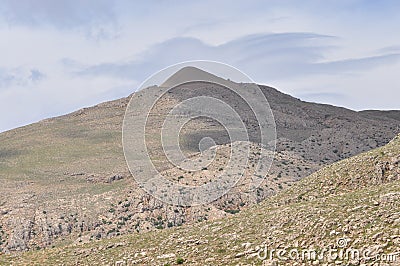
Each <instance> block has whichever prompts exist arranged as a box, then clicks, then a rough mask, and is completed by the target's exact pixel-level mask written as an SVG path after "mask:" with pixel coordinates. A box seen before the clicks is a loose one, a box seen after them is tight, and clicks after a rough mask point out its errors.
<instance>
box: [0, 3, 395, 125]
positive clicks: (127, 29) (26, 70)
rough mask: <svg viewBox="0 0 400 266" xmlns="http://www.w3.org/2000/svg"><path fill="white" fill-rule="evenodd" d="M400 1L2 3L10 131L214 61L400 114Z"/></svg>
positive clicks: (298, 92)
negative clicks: (191, 64) (184, 66)
mask: <svg viewBox="0 0 400 266" xmlns="http://www.w3.org/2000/svg"><path fill="white" fill-rule="evenodd" d="M399 13H400V1H384V0H382V1H361V0H346V1H337V0H336V1H329V0H328V1H327V0H325V1H323V0H321V1H282V0H280V1H232V0H231V1H212V0H206V1H104V0H96V1H94V0H93V1H61V0H59V1H52V0H35V1H34V0H31V1H28V0H0V36H1V38H0V59H1V60H0V103H1V105H0V131H4V130H8V129H11V128H14V127H18V126H21V125H25V124H27V123H31V122H35V121H38V120H41V119H43V118H47V117H52V116H56V115H61V114H64V113H68V112H71V111H74V110H76V109H79V108H82V107H85V106H90V105H94V104H97V103H99V102H101V101H106V100H111V99H115V98H118V97H122V96H126V95H128V94H130V93H131V92H133V91H134V90H135V89H136V88H137V86H138V85H139V84H140V83H141V82H142V81H143V80H144V79H146V78H147V77H148V76H149V75H151V74H153V73H154V72H156V71H158V70H160V69H161V68H164V67H166V66H168V65H170V64H175V63H178V62H180V61H186V60H195V59H206V60H207V59H208V60H214V61H221V62H224V63H228V64H231V65H233V66H234V67H237V68H239V69H240V70H242V71H243V72H245V73H246V74H248V75H249V76H250V77H251V78H253V80H255V81H257V82H258V83H262V84H268V85H271V86H274V87H276V88H277V89H279V90H281V91H283V92H285V93H289V94H291V95H294V96H296V97H299V98H301V99H304V100H310V101H316V102H323V103H330V104H335V105H340V106H345V107H348V108H352V109H356V110H360V109H400V108H399V107H400V104H399V99H400V82H399V78H398V76H399V73H400V34H398V32H400V16H399Z"/></svg>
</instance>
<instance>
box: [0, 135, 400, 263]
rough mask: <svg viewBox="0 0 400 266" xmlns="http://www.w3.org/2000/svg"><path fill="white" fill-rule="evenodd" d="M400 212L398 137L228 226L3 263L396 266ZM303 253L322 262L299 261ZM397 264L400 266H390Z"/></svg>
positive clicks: (209, 224)
mask: <svg viewBox="0 0 400 266" xmlns="http://www.w3.org/2000/svg"><path fill="white" fill-rule="evenodd" d="M399 210H400V135H399V136H397V138H395V139H394V140H392V141H391V142H390V143H389V144H387V145H386V146H384V147H381V148H378V149H374V150H371V151H368V152H366V153H363V154H360V155H358V156H355V157H351V158H349V159H345V160H342V161H340V162H337V163H334V164H332V165H330V166H327V167H325V168H323V169H321V170H319V171H318V172H316V173H314V174H312V175H310V176H308V177H306V178H304V179H302V180H301V181H299V182H297V183H295V184H294V185H293V186H292V187H290V188H288V189H285V190H284V191H281V192H279V193H278V194H277V195H275V196H273V197H270V198H269V199H266V200H265V201H263V202H262V203H260V204H257V205H253V206H252V207H250V208H248V209H246V210H243V211H242V212H241V213H239V214H237V215H234V216H230V217H229V218H224V219H217V220H214V221H203V222H199V223H195V224H190V225H186V226H182V227H175V228H169V229H165V230H159V231H152V232H148V233H143V234H131V235H127V236H120V237H117V238H113V239H110V240H100V241H95V242H91V243H88V244H74V245H67V246H64V247H57V248H51V249H48V250H45V251H43V252H42V251H32V252H27V253H24V254H22V255H21V256H15V255H7V256H3V257H1V258H0V263H4V264H10V263H11V264H30V265H36V264H37V265H41V264H51V265H53V264H60V265H61V264H62V265H76V264H85V265H91V264H99V263H100V264H105V265H131V264H132V265H133V264H140V265H176V264H185V265H261V264H262V263H263V262H264V264H262V265H278V264H279V265H399V264H398V263H399V261H398V258H399V256H400V247H399V244H400V215H399ZM265 247H267V249H265ZM329 248H331V249H329ZM268 249H269V250H270V251H271V250H272V249H274V250H275V252H278V250H285V251H286V252H290V251H292V250H294V251H295V252H294V253H292V254H295V255H293V256H294V257H290V256H289V254H288V253H286V254H282V253H281V255H282V256H283V258H286V259H287V260H282V259H278V258H279V257H277V255H276V253H275V255H272V260H269V259H268V258H269V254H271V253H268V256H267V259H265V258H264V259H265V261H263V260H262V259H263V256H264V253H263V251H265V250H268ZM324 249H326V251H325V253H324V252H323V251H322V250H324ZM260 250H261V251H260ZM304 250H307V252H313V251H314V252H316V253H315V254H317V256H321V257H319V258H318V257H316V258H314V259H308V257H307V255H306V256H304V257H301V256H299V257H297V256H296V254H302V252H304ZM328 250H330V252H332V253H328ZM365 250H367V251H368V252H367V253H364V251H365ZM349 251H350V252H354V251H357V252H359V253H348V252H349ZM292 252H293V251H292ZM296 252H297V253H296ZM341 252H342V253H341ZM272 254H274V253H272ZM304 254H311V253H304ZM324 254H325V255H324ZM328 254H331V257H329V255H328ZM340 254H342V255H340ZM343 254H348V257H346V256H345V255H343ZM351 254H366V255H365V256H362V255H359V257H357V256H356V255H351ZM377 255H379V256H380V258H382V261H379V260H377V257H376V256H377ZM259 256H260V257H259ZM352 256H353V257H352ZM395 256H397V262H396V261H395V262H394V263H390V261H389V260H395V259H396V257H395ZM329 258H330V260H329ZM367 258H369V259H367ZM385 259H386V260H387V261H385ZM265 263H266V264H265ZM389 263H390V264H389Z"/></svg>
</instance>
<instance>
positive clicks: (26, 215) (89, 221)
mask: <svg viewBox="0 0 400 266" xmlns="http://www.w3.org/2000/svg"><path fill="white" fill-rule="evenodd" d="M182 71H185V72H187V71H189V72H193V71H197V70H195V69H191V68H189V69H184V70H182ZM184 74H185V75H186V74H187V73H184ZM201 75H203V76H204V78H207V79H210V78H211V77H210V75H209V74H207V73H202V74H201ZM182 76H183V75H182V72H179V71H178V72H177V74H176V75H173V76H171V77H170V78H169V79H168V80H167V81H166V83H164V85H163V86H168V84H176V83H178V84H179V83H181V82H180V81H182ZM212 78H214V77H212ZM217 78H218V77H217ZM218 79H219V80H220V78H218ZM226 82H228V83H229V82H230V81H226ZM237 86H238V87H239V88H241V89H243V90H245V89H246V84H237ZM260 88H261V90H262V92H263V93H264V95H265V96H266V97H267V99H268V101H269V104H270V106H271V109H272V112H273V115H274V117H275V120H276V129H277V141H276V155H275V160H274V162H273V164H272V166H271V170H270V172H269V174H268V176H267V178H266V180H265V181H264V183H263V184H262V185H261V186H260V187H259V188H258V189H257V190H256V191H254V192H253V193H248V191H247V189H245V188H244V187H245V185H246V180H249V179H251V178H254V176H251V175H249V174H246V175H245V178H244V181H243V182H244V183H240V184H239V186H237V187H236V188H234V189H233V190H232V191H231V192H230V193H228V194H227V195H224V196H223V197H222V198H221V199H219V200H217V201H215V202H213V203H212V204H210V205H206V206H197V207H179V206H169V205H167V204H164V203H163V202H161V201H158V200H156V199H154V198H153V197H151V196H149V195H148V194H147V193H145V192H144V191H143V190H142V189H140V188H139V186H138V185H137V183H136V182H135V180H134V179H133V178H132V177H131V174H130V173H129V171H128V168H127V166H126V162H125V158H124V154H123V149H122V141H121V128H122V121H123V117H124V114H125V109H126V107H127V105H128V103H129V100H130V98H131V97H132V96H129V97H126V98H122V99H119V100H115V101H111V102H106V103H102V104H99V105H96V106H93V107H90V108H84V109H81V110H79V111H76V112H74V113H71V114H68V115H64V116H61V117H56V118H51V119H46V120H43V121H41V122H39V123H35V124H32V125H29V126H25V127H22V128H18V129H15V130H11V131H8V132H4V133H2V134H0V181H1V183H2V186H1V188H0V226H1V228H0V247H1V250H2V251H3V252H7V253H8V252H13V251H26V250H32V249H42V248H45V247H51V246H62V245H66V244H71V243H86V242H90V241H93V240H96V239H103V238H112V237H116V236H119V235H124V234H136V233H137V232H139V233H142V232H146V231H151V230H155V229H162V228H169V227H174V226H179V225H182V224H191V223H193V222H197V221H203V220H214V219H219V218H223V217H230V216H231V213H237V212H242V211H244V210H245V209H247V208H251V206H253V205H254V204H256V203H259V202H261V201H263V200H265V199H266V198H268V197H270V196H272V195H274V194H276V193H277V192H278V191H280V190H282V189H286V188H288V187H290V186H292V185H293V184H295V183H296V182H297V181H298V180H300V179H302V178H304V177H306V176H308V175H310V174H312V173H315V172H316V171H318V170H319V169H321V168H322V167H324V166H327V165H329V164H331V163H334V162H337V161H339V160H342V159H345V158H348V157H351V156H353V155H356V154H359V153H361V152H365V151H368V150H371V149H374V148H377V147H379V146H382V145H384V144H386V143H387V142H389V141H390V140H391V139H392V138H393V137H394V136H395V135H396V134H397V133H398V132H399V131H400V130H399V126H400V121H399V120H398V119H395V117H396V116H393V115H392V114H390V115H388V114H387V113H384V112H378V111H376V112H375V111H368V112H355V111H352V110H348V109H344V108H339V107H334V106H330V105H323V104H316V103H308V102H304V101H301V100H299V99H296V98H293V97H291V96H289V95H286V94H283V93H281V92H279V91H277V90H276V89H273V88H270V87H267V86H260ZM156 89H158V88H157V87H150V88H147V89H144V90H143V91H141V93H142V94H143V95H146V94H150V93H152V90H156ZM193 96H212V97H214V98H217V99H221V100H223V101H224V102H227V103H229V104H230V105H232V106H234V107H235V108H236V109H238V112H239V113H240V114H241V117H242V118H243V120H244V121H246V127H247V128H248V129H250V133H251V134H250V135H251V136H253V138H252V140H254V142H255V143H253V147H255V148H257V133H258V132H257V130H253V128H256V127H255V126H256V122H257V121H255V120H254V117H253V116H252V114H251V112H250V110H249V109H248V108H247V107H246V105H245V104H241V101H240V99H238V98H237V96H236V95H234V94H232V93H231V92H230V91H229V90H227V89H226V88H224V86H214V85H213V86H210V84H208V83H206V82H204V81H198V82H192V83H190V84H184V85H179V86H176V87H175V88H174V89H173V92H172V93H169V94H167V95H166V96H165V97H164V98H162V99H161V101H160V103H159V104H158V105H157V106H156V107H155V108H154V109H153V110H152V112H153V114H154V116H153V117H154V119H153V120H151V122H152V123H153V125H154V136H158V135H157V134H159V132H158V133H157V132H156V131H157V130H156V129H157V128H159V127H160V126H161V121H162V119H161V118H162V117H165V114H166V112H167V111H168V110H169V108H170V107H171V106H172V105H173V104H174V103H176V102H179V101H182V100H185V99H188V98H190V97H193ZM252 134H253V135H252ZM204 137H211V138H213V139H214V140H215V142H216V144H217V148H219V149H221V151H222V155H221V156H222V157H221V161H220V163H221V164H222V165H223V164H224V162H225V161H226V160H227V158H228V155H227V153H224V150H226V149H227V148H229V145H231V143H230V141H229V138H227V135H226V132H225V131H224V129H223V127H221V125H219V124H217V123H215V122H213V121H209V120H207V119H203V118H200V119H197V120H195V121H193V122H191V123H188V124H187V125H186V126H185V128H184V130H183V132H182V148H183V150H184V152H185V153H186V154H188V155H189V156H197V155H199V152H200V151H199V145H198V144H199V140H201V139H203V138H204ZM158 144H159V143H158V140H157V138H154V141H152V142H149V143H148V145H149V147H150V148H152V152H153V155H154V156H157V155H159V154H161V151H160V149H159V147H160V146H159V145H158ZM208 148H209V149H211V148H212V147H208ZM164 159H165V158H164ZM251 159H252V158H250V160H251ZM161 162H162V161H161ZM160 165H161V166H160V167H162V169H160V170H162V171H164V173H166V174H167V175H168V176H170V178H171V179H172V180H174V181H176V182H181V183H182V182H183V183H185V182H187V183H196V182H202V180H204V179H205V180H208V179H212V178H213V177H214V176H215V174H216V172H217V171H219V168H220V167H219V166H218V165H214V166H212V167H210V168H209V169H203V170H202V171H201V172H199V173H180V172H178V170H177V169H175V168H169V167H167V165H168V164H162V163H161V164H160ZM202 178H203V179H202Z"/></svg>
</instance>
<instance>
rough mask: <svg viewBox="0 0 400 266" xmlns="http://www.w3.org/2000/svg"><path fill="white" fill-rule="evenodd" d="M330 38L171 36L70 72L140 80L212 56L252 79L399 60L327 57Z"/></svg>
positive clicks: (336, 71)
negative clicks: (133, 54)
mask: <svg viewBox="0 0 400 266" xmlns="http://www.w3.org/2000/svg"><path fill="white" fill-rule="evenodd" d="M335 39H336V38H335V37H334V36H326V35H320V34H315V33H284V34H258V35H250V36H245V37H242V38H239V39H235V40H232V41H230V42H227V43H225V44H222V45H216V46H213V45H208V44H205V43H204V42H202V41H201V40H198V39H195V38H173V39H170V40H167V41H165V42H162V43H159V44H157V45H155V46H153V47H151V48H150V49H149V50H147V51H146V52H144V53H143V54H141V55H140V57H139V59H136V60H131V61H116V62H107V63H102V64H97V65H92V66H87V67H84V68H82V69H81V70H78V71H76V72H75V74H77V75H84V76H115V77H119V78H124V79H134V80H140V79H144V78H145V77H146V76H148V75H150V74H152V73H153V72H155V71H157V70H159V69H161V68H164V67H166V66H168V65H170V64H174V63H177V62H181V61H187V60H198V59H211V60H217V61H221V62H227V63H230V64H232V65H235V66H240V68H241V69H243V70H244V71H247V72H248V73H252V75H253V76H255V79H256V80H260V79H261V78H265V77H267V78H268V79H269V80H279V79H291V78H294V77H298V76H301V77H304V76H306V75H321V74H322V75H342V74H349V73H353V74H354V73H360V72H362V71H365V70H369V69H373V68H376V67H380V66H383V65H388V64H394V63H396V62H399V61H400V54H396V53H391V54H383V55H379V56H367V57H363V58H349V59H345V60H337V61H327V60H325V58H326V57H325V54H326V53H327V52H329V51H331V50H333V49H338V47H337V46H335V45H332V44H331V42H332V41H333V40H335ZM171 54H174V55H175V56H174V57H171V56H169V55H171Z"/></svg>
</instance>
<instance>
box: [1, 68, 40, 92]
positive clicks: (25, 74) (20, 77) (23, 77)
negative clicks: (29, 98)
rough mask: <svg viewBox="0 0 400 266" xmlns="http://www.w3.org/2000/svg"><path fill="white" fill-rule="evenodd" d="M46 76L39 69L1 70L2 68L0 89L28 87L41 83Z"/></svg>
mask: <svg viewBox="0 0 400 266" xmlns="http://www.w3.org/2000/svg"><path fill="white" fill-rule="evenodd" d="M45 76H46V75H45V74H44V73H42V72H40V71H39V70H37V69H34V68H32V69H26V68H22V67H20V68H15V69H1V68H0V89H1V88H8V87H13V86H27V85H29V84H32V83H36V82H39V81H40V80H42V79H44V78H45Z"/></svg>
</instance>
